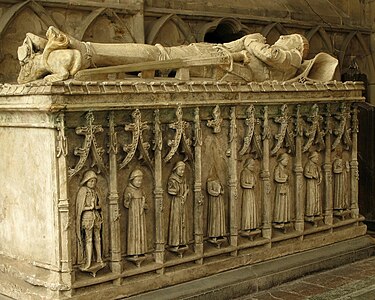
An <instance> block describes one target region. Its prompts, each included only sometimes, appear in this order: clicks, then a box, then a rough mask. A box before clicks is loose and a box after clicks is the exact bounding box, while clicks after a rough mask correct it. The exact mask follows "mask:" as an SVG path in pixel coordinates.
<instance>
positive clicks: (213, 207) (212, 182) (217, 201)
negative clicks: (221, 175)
mask: <svg viewBox="0 0 375 300" xmlns="http://www.w3.org/2000/svg"><path fill="white" fill-rule="evenodd" d="M207 193H208V229H207V231H208V237H209V238H210V240H212V241H213V242H215V241H216V240H217V239H222V238H224V237H225V235H226V227H225V205H224V198H223V194H224V188H223V186H222V185H221V183H220V181H219V180H218V179H217V178H208V179H207Z"/></svg>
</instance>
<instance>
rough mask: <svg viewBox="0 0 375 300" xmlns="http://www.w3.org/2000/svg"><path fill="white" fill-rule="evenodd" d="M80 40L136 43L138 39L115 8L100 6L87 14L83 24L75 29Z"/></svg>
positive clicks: (75, 34) (75, 33)
mask: <svg viewBox="0 0 375 300" xmlns="http://www.w3.org/2000/svg"><path fill="white" fill-rule="evenodd" d="M74 36H75V37H76V38H78V39H79V40H87V41H95V42H102V43H106V42H108V43H110V42H119V43H121V42H123V43H134V42H136V39H135V38H134V36H133V34H132V30H131V29H129V26H128V24H126V21H125V19H123V18H121V17H120V16H119V15H118V14H117V13H116V12H115V11H114V10H113V9H110V8H98V9H95V10H93V11H92V12H91V13H90V14H89V15H88V16H86V17H85V18H84V19H83V21H82V23H81V25H80V26H79V27H77V28H76V29H75V31H74Z"/></svg>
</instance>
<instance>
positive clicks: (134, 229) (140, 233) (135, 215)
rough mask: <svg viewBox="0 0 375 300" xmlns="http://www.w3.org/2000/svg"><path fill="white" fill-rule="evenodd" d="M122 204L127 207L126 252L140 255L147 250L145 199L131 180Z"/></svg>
mask: <svg viewBox="0 0 375 300" xmlns="http://www.w3.org/2000/svg"><path fill="white" fill-rule="evenodd" d="M124 206H125V207H126V208H128V209H129V214H128V235H127V237H128V242H127V254H128V255H142V254H144V253H146V252H147V235H146V217H145V207H146V200H145V196H144V194H143V191H142V189H141V188H137V187H135V186H134V185H133V184H132V183H131V182H130V183H129V184H128V186H127V187H126V189H125V192H124Z"/></svg>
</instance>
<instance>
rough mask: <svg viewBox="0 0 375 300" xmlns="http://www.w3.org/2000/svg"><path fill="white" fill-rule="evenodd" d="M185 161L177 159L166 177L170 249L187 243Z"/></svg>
mask: <svg viewBox="0 0 375 300" xmlns="http://www.w3.org/2000/svg"><path fill="white" fill-rule="evenodd" d="M185 167H186V165H185V163H184V162H183V161H179V162H177V163H176V165H175V166H174V168H173V170H172V174H171V175H170V176H169V179H168V187H167V192H168V194H169V195H170V196H171V210H170V216H169V237H168V245H169V246H170V247H171V248H172V249H175V250H176V249H178V248H179V247H186V246H187V244H188V224H187V222H188V220H187V218H186V217H187V216H186V214H187V203H186V201H187V196H188V193H189V187H188V185H187V183H186V178H185Z"/></svg>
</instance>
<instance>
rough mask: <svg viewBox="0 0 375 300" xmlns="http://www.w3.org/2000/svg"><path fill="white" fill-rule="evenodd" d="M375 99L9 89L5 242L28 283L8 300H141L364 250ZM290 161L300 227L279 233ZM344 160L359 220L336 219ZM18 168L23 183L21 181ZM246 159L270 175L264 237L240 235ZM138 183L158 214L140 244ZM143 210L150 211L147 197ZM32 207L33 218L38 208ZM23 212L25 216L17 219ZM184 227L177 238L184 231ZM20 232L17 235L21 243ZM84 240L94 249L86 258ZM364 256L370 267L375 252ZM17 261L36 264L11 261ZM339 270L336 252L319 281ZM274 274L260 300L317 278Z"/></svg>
mask: <svg viewBox="0 0 375 300" xmlns="http://www.w3.org/2000/svg"><path fill="white" fill-rule="evenodd" d="M362 89H363V86H362V85H361V84H359V83H355V82H346V83H341V82H326V83H315V84H312V83H303V84H302V83H295V84H286V83H284V84H280V83H250V84H239V83H229V82H227V83H218V82H215V81H187V82H176V81H174V80H173V79H172V80H169V81H168V80H166V81H148V80H146V81H145V80H142V79H138V80H134V81H130V82H129V81H124V82H102V83H98V82H78V83H77V82H75V81H67V82H62V83H55V84H50V85H44V84H41V83H33V84H28V85H2V86H1V87H0V132H1V134H2V136H3V137H5V138H6V140H7V141H8V144H9V145H8V146H6V145H4V144H2V145H3V146H2V148H1V149H2V151H3V152H2V153H3V154H2V159H3V160H4V161H5V164H2V166H3V167H2V168H0V170H1V173H0V175H1V176H0V177H1V180H2V185H3V187H4V188H3V191H4V194H1V195H4V198H3V200H4V201H2V202H1V203H2V207H3V208H4V209H2V214H1V216H2V224H5V225H4V226H1V227H0V237H1V238H2V240H6V241H7V244H5V245H3V244H1V247H2V248H1V251H2V257H4V260H3V259H2V264H3V265H4V268H3V270H4V272H5V273H6V274H8V273H9V270H15V271H13V272H11V273H9V274H10V277H12V278H14V280H13V279H12V280H11V281H10V283H9V284H8V283H7V285H6V286H5V287H4V288H3V290H1V292H2V293H5V294H9V295H13V296H17V295H15V294H13V293H12V292H9V290H11V289H10V288H9V286H11V284H15V286H16V288H15V289H14V290H15V291H18V292H17V293H18V294H22V293H31V294H34V295H43V296H45V297H46V298H52V299H57V298H63V297H80V298H82V299H85V298H90V297H93V295H96V296H97V297H119V296H132V295H135V294H139V293H143V292H147V291H150V290H155V289H159V288H164V287H168V286H171V285H175V284H178V283H183V282H188V281H192V280H195V279H199V278H204V277H206V276H209V275H214V274H218V273H221V272H224V271H227V270H231V269H234V268H238V267H241V266H251V265H254V269H253V271H254V272H255V273H256V274H258V271H259V270H260V269H258V268H259V267H260V265H256V264H257V263H263V262H264V261H265V260H270V259H276V258H280V257H284V256H287V255H294V254H297V253H300V254H301V255H302V256H305V255H307V256H308V254H307V252H308V251H307V250H313V249H316V248H317V247H322V246H325V245H332V247H334V246H335V245H336V244H337V243H338V242H340V241H344V240H347V239H349V240H351V239H355V238H356V237H360V236H363V235H364V234H365V232H366V226H364V225H363V224H362V221H363V217H362V216H360V214H359V211H358V198H357V197H358V194H357V192H358V165H357V148H356V147H357V132H358V131H357V130H358V119H357V113H358V112H357V106H356V105H357V103H359V102H361V101H363V98H362V95H361V92H362ZM323 130H324V132H323ZM41 137H42V138H41ZM314 151H315V152H316V153H317V154H314V155H318V156H319V162H321V163H322V165H323V168H322V171H321V176H322V181H321V184H320V185H319V186H318V192H319V193H321V196H322V197H321V201H322V206H321V208H322V213H323V218H321V219H319V220H318V221H316V222H315V223H311V222H309V220H307V221H306V222H305V220H304V212H305V209H304V205H305V204H304V203H305V201H306V192H305V186H306V179H305V178H304V176H303V166H305V164H306V163H307V162H308V160H309V156H311V155H309V153H314ZM283 153H284V154H285V153H288V154H287V155H288V157H289V160H288V163H287V164H285V166H284V167H285V168H286V169H287V174H288V183H289V196H290V199H289V200H290V210H291V214H290V219H288V220H289V221H288V222H286V225H285V228H279V227H278V226H272V224H274V223H277V222H274V220H275V221H276V219H274V218H275V212H274V210H279V208H277V207H276V206H274V204H273V200H274V199H276V190H277V189H276V184H277V182H276V181H275V180H274V178H275V177H274V174H273V173H274V170H275V169H276V166H277V164H278V162H279V161H278V159H277V158H278V157H279V156H280V157H281V156H283V155H282V154H283ZM337 155H340V157H342V159H343V160H344V161H348V162H349V167H350V168H349V171H348V174H347V175H348V185H349V186H350V195H349V201H348V202H349V203H350V207H348V208H347V210H346V213H345V215H344V216H342V215H340V216H336V215H334V213H333V196H332V194H329V193H326V192H324V191H327V190H333V181H332V180H329V178H330V176H332V166H333V161H334V158H335V157H337ZM15 159H16V161H18V164H17V169H12V170H11V171H10V173H8V172H9V171H8V169H7V167H8V166H9V165H10V164H11V163H12V162H14V160H15ZM247 159H252V160H253V161H254V162H255V163H254V166H253V167H254V168H253V169H254V176H255V177H256V182H257V184H256V185H255V187H254V199H256V201H258V200H259V201H258V202H259V203H258V204H259V206H258V210H257V212H256V213H257V214H259V215H258V223H259V227H258V226H257V228H256V230H254V232H252V231H251V230H250V234H248V235H241V234H240V233H241V232H240V231H241V229H242V228H241V225H240V224H241V223H242V220H241V218H242V216H243V214H242V213H241V210H242V209H243V203H242V200H243V197H242V192H243V191H242V187H243V186H242V187H241V185H240V174H241V171H242V170H243V169H244V163H245V161H247ZM250 161H251V160H250ZM182 165H184V166H185V168H184V172H183V175H182V176H180V175H178V172H179V171H178V170H179V167H181V166H182ZM30 166H31V167H32V168H30ZM213 167H214V168H215V169H216V171H215V173H216V174H217V181H218V182H220V184H221V185H222V186H223V187H224V188H223V190H222V194H221V197H222V198H221V199H222V202H223V204H224V208H223V210H224V212H225V214H226V218H225V219H223V220H221V221H220V222H221V225H220V226H221V227H222V226H223V225H224V227H223V228H222V229H221V230H223V231H221V232H220V235H219V236H218V238H219V239H220V238H221V237H222V238H223V239H222V241H220V244H218V242H217V241H216V243H213V242H212V241H210V240H209V239H210V232H211V231H209V227H208V226H209V225H208V223H209V221H208V219H209V205H208V202H207V199H208V198H209V196H210V195H211V196H212V190H209V187H210V185H208V186H207V184H206V182H208V181H209V179H210V178H211V177H212V176H213V173H214V172H213V171H212V170H213ZM29 168H30V169H29ZM20 170H21V173H20V172H19V171H20ZM133 170H140V171H141V172H142V174H143V184H142V194H144V197H145V199H147V207H148V209H147V211H141V213H140V214H137V213H133V212H131V213H132V214H133V217H135V218H138V217H137V216H140V215H142V214H143V213H145V214H146V215H145V221H144V222H145V226H144V227H143V228H144V229H145V230H144V232H145V237H142V238H140V237H138V238H134V239H133V237H132V236H131V235H130V236H129V235H128V233H129V232H134V233H136V232H138V231H137V230H134V231H132V230H130V229H134V228H133V226H134V227H135V226H139V225H136V224H137V222H129V220H130V219H129V213H130V206H129V207H128V208H126V207H125V206H124V205H122V201H123V200H122V199H124V191H125V190H126V187H127V186H129V184H130V182H131V181H132V179H131V178H133V177H134V176H132V175H131V174H132V172H133ZM87 171H88V172H87ZM93 172H94V173H93ZM89 173H90V174H94V175H95V176H94V175H93V176H94V177H96V184H95V187H94V188H93V187H89V186H88V182H89V181H90V180H89V181H85V178H86V177H87V176H88V175H87V174H89ZM23 176H26V177H25V179H23ZM172 177H173V178H172ZM86 179H87V178H86ZM91 179H92V178H91ZM94 179H95V178H94ZM133 179H134V178H133ZM172 179H173V180H172ZM169 181H170V182H169ZM172 181H173V182H172ZM20 182H22V183H23V184H20ZM168 182H169V183H168ZM86 185H87V186H86ZM323 187H324V188H323ZM83 188H84V190H85V191H86V195H88V194H90V195H91V194H92V195H98V196H95V197H94V198H90V197H88V198H87V197H86V198H84V197H82V198H81V197H80V196H79V195H80V194H81V192H80V191H81V190H83ZM90 189H91V190H94V189H95V192H90V191H91V190H90ZM215 190H216V189H215ZM280 193H283V191H282V190H281V189H280ZM99 194H100V195H101V196H99ZM132 195H133V196H132V197H131V198H134V199H135V198H137V199H138V198H139V195H141V194H140V193H132ZM142 197H143V196H142ZM142 197H141V198H140V201H141V202H142V201H143V200H142ZM245 197H246V196H245ZM99 198H100V199H102V200H103V201H101V204H100V205H99V204H94V207H96V208H95V210H96V212H94V213H93V215H95V216H96V217H95V218H91V217H87V218H86V217H85V215H84V214H82V215H83V216H82V215H81V214H80V210H78V209H77V207H79V205H78V206H77V204H79V203H81V199H86V200H85V201H86V202H87V201H88V202H87V203H86V211H87V212H90V211H91V209H92V201H91V200H90V199H99ZM23 199H28V202H27V203H28V204H29V205H23V204H24V203H25V201H23ZM87 199H89V200H87ZM129 199H130V198H129ZM210 199H211V200H210V201H216V200H218V198H215V199H214V198H210ZM240 199H241V200H240ZM138 200H139V199H138ZM176 200H177V202H178V203H179V205H180V206H179V207H178V208H177V206H176V207H174V206H173V205H175V204H176V203H177V202H176ZM173 201H174V202H173ZM14 203H17V205H16V207H14ZM94 203H95V201H94ZM129 203H130V202H129ZM172 203H174V204H173V205H172ZM35 208H38V209H37V210H36V209H35ZM10 209H12V210H11V211H12V213H13V212H15V213H16V214H17V216H21V217H20V218H17V219H16V218H15V217H13V216H12V214H10ZM98 215H100V218H99V217H98ZM245 215H246V214H245ZM276 215H277V214H276ZM80 216H81V217H80ZM211 217H212V214H211ZM171 219H173V220H175V223H172V224H178V226H177V225H176V226H175V225H173V226H172V227H171V226H170V224H171V223H170V220H171ZM140 222H142V224H143V221H140ZM91 226H92V227H91ZM27 227H28V228H27ZM13 228H17V230H18V231H17V232H14V231H12V235H10V234H9V231H10V230H13ZM90 228H92V231H90V230H91V229H90ZM139 228H142V226H139ZM178 228H180V229H179V230H176V229H178ZM3 230H5V231H3ZM129 230H130V231H129ZM141 230H143V229H141ZM210 230H211V229H210ZM25 231H26V232H28V234H29V235H28V236H27V237H26V236H25V235H24V234H23V233H24V232H25ZM83 232H84V235H82V236H81V235H80V234H82V233H83ZM252 233H254V234H252ZM18 234H19V235H18ZM91 234H92V239H90V237H91ZM222 235H224V236H222ZM30 236H35V238H32V239H29V237H30ZM79 237H81V238H82V244H81V245H85V247H80V246H79V245H80V243H79ZM25 238H26V239H25ZM144 240H146V241H145V242H144ZM98 241H100V247H99V243H98ZM22 243H23V244H22ZM143 243H144V245H143ZM132 244H134V245H133V246H139V248H140V249H142V250H141V251H140V253H138V254H137V253H133V250H132V249H133V248H134V247H133V246H131V245H132ZM141 244H142V245H143V246H141ZM354 244H355V245H356V246H358V244H356V243H354ZM24 245H27V246H28V247H33V250H32V251H31V250H29V249H27V248H24ZM39 245H40V246H41V247H43V249H42V250H38V247H39ZM88 246H90V247H88ZM130 246H131V247H130ZM143 247H144V248H143ZM13 248H14V249H13ZM84 248H86V250H85V251H83V256H81V254H82V251H81V250H84ZM330 249H336V248H330ZM13 250H14V251H13ZM169 250H170V251H169ZM346 250H347V251H349V250H348V248H346ZM368 250H369V251H370V248H368ZM353 251H354V252H356V251H357V250H353ZM358 251H359V252H358V256H363V255H365V253H368V252H367V250H365V251H362V250H358ZM141 252H144V253H141ZM13 253H16V254H17V257H16V258H17V259H18V260H22V261H24V262H23V263H22V264H20V263H19V262H18V261H12V260H9V258H8V257H9V256H11V255H14V254H13ZM303 253H304V254H303ZM143 255H144V256H143ZM323 255H324V257H323ZM330 255H331V254H330V252H327V253H325V254H323V253H322V255H321V256H320V260H319V263H316V264H314V265H313V266H312V267H311V269H310V270H311V271H312V270H317V269H319V268H322V267H323V266H324V267H329V266H330V265H331V264H334V262H331V261H330V259H329V258H330V257H331V256H330ZM90 257H91V261H90V259H89V258H90ZM100 257H101V258H102V260H103V266H102V262H101V259H100ZM346 257H347V256H346V254H343V256H341V258H340V259H342V260H343V261H344V260H345V259H346ZM81 258H84V259H83V260H81ZM290 259H291V258H290V257H289V261H290V262H292V261H291V260H290ZM85 262H86V264H87V267H86V268H85V265H83V267H82V263H85ZM32 264H34V265H35V266H32ZM98 264H99V265H98ZM28 266H29V267H28ZM262 266H263V267H262V268H261V270H262V272H264V273H263V274H267V276H266V277H262V278H259V280H258V281H257V283H256V286H258V287H259V288H260V287H262V288H266V287H269V286H270V284H271V283H276V282H284V281H285V280H287V279H288V278H291V277H293V278H295V277H297V276H300V275H301V274H303V269H296V270H295V271H291V270H289V271H288V272H287V273H288V275H286V273H285V272H284V265H282V264H280V265H279V266H276V265H274V264H272V265H268V266H265V265H262ZM40 268H42V270H43V272H41V271H40V270H39V269H40ZM80 268H81V269H80ZM275 274H279V275H277V276H276V275H275ZM268 276H271V277H268ZM10 277H9V278H10ZM270 278H273V279H272V280H271V279H270ZM24 282H26V283H27V284H26V285H25V283H24ZM249 284H250V285H249ZM240 286H241V289H242V288H244V289H245V290H246V291H247V292H250V291H251V290H253V288H252V287H253V286H254V285H253V283H251V281H249V282H248V281H246V283H240ZM15 293H16V292H15ZM223 293H224V292H223ZM225 293H231V292H229V291H226V292H225ZM223 295H224V294H223ZM228 295H229V294H228ZM17 297H18V296H17Z"/></svg>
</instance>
